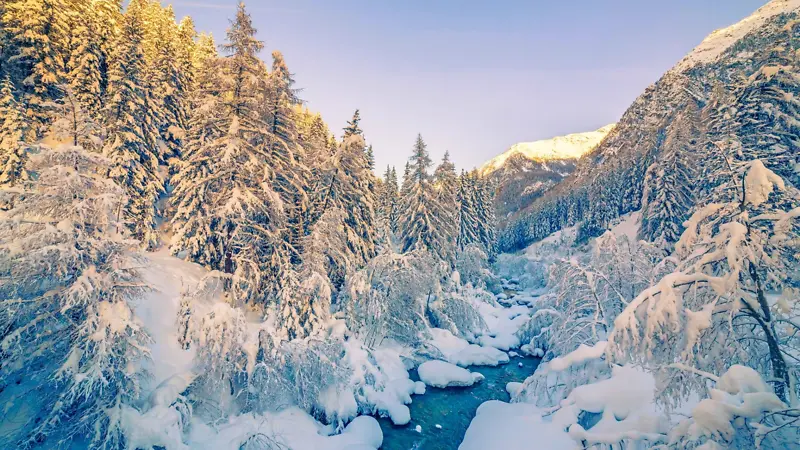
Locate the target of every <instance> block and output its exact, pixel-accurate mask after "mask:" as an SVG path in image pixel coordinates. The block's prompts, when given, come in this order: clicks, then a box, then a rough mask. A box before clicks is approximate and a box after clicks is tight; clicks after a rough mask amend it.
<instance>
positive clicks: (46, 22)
mask: <svg viewBox="0 0 800 450" xmlns="http://www.w3.org/2000/svg"><path fill="white" fill-rule="evenodd" d="M68 11H69V5H68V4H67V2H66V1H65V0H13V1H10V2H8V3H7V4H6V5H4V12H3V27H4V28H6V32H7V33H8V34H9V36H10V37H11V39H10V47H11V49H12V51H13V54H10V56H9V59H8V60H9V61H10V62H12V66H11V67H9V72H10V73H11V77H12V81H14V82H16V83H17V84H18V86H19V88H20V90H21V91H22V100H23V101H24V103H25V104H26V105H27V113H26V115H27V116H28V121H29V124H30V127H29V132H30V133H31V135H32V136H33V135H35V136H38V135H39V133H40V132H41V126H42V125H44V124H46V123H47V121H48V115H49V113H48V111H47V104H48V102H50V101H52V100H55V99H58V98H59V97H60V89H59V87H58V85H59V84H60V83H61V82H62V80H63V79H64V73H65V64H64V61H65V57H66V50H67V47H66V46H67V43H68V42H69V39H68V36H69V31H68V28H69V25H68V23H69V22H68V17H67V14H68Z"/></svg>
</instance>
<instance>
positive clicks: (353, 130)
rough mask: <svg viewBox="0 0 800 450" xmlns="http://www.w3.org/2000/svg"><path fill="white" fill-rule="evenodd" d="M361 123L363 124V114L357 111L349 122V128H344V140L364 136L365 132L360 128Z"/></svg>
mask: <svg viewBox="0 0 800 450" xmlns="http://www.w3.org/2000/svg"><path fill="white" fill-rule="evenodd" d="M359 122H361V113H360V112H359V111H358V110H356V112H354V113H353V118H352V119H350V120H348V121H347V126H346V127H344V136H343V137H342V140H344V139H347V138H349V137H350V136H353V135H359V136H363V135H364V131H363V130H362V129H361V128H360V127H359V126H358V123H359Z"/></svg>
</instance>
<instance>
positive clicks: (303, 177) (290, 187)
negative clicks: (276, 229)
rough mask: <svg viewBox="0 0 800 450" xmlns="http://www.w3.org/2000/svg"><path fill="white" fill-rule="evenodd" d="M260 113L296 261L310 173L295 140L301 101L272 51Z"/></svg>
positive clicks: (305, 220) (306, 210) (286, 70)
mask: <svg viewBox="0 0 800 450" xmlns="http://www.w3.org/2000/svg"><path fill="white" fill-rule="evenodd" d="M266 81H267V85H266V92H265V102H264V106H265V108H264V109H265V111H264V117H265V119H264V120H265V122H266V123H267V126H268V127H269V133H268V134H267V142H266V144H267V147H268V149H269V152H270V167H271V168H272V174H273V180H272V186H273V189H275V191H276V192H277V193H278V195H280V197H281V201H283V204H284V209H285V210H286V211H287V216H288V217H289V222H288V223H287V225H288V227H289V229H288V230H287V233H286V235H285V237H286V240H287V244H288V245H289V248H290V252H291V254H292V260H293V262H295V263H297V262H299V255H300V253H301V252H302V249H300V248H299V247H300V244H301V243H300V238H302V237H303V236H305V234H306V232H307V228H308V225H309V223H308V218H309V212H310V209H311V201H310V198H309V192H308V186H309V178H310V175H311V174H310V173H309V169H308V167H307V166H306V165H305V161H304V159H305V158H304V154H303V147H302V146H301V145H300V143H299V138H298V129H297V122H298V118H297V117H296V114H295V113H296V107H297V106H298V105H299V104H300V103H301V101H300V99H299V98H298V97H297V90H296V89H295V88H294V79H293V76H292V73H291V72H290V71H289V68H288V67H287V65H286V61H285V60H284V58H283V54H282V53H281V52H279V51H274V52H272V71H271V72H270V73H269V76H268V78H267V80H266Z"/></svg>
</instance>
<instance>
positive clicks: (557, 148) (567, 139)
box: [479, 124, 616, 175]
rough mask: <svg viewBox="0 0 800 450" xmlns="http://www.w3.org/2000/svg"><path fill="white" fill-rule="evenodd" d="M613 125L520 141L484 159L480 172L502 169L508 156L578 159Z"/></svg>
mask: <svg viewBox="0 0 800 450" xmlns="http://www.w3.org/2000/svg"><path fill="white" fill-rule="evenodd" d="M615 125H616V124H611V125H606V126H604V127H603V128H600V129H599V130H595V131H587V132H585V133H573V134H568V135H566V136H557V137H554V138H550V139H543V140H540V141H534V142H520V143H518V144H514V145H512V146H511V148H509V149H508V150H506V151H505V152H504V153H502V154H500V155H497V156H495V157H494V158H492V159H490V160H489V161H486V162H485V163H484V164H483V165H482V166H481V167H480V169H479V170H480V172H481V174H483V175H488V174H490V173H492V172H494V171H496V170H498V169H502V168H503V167H504V165H505V164H506V162H507V161H508V160H509V159H510V158H513V157H516V156H521V157H523V158H524V159H528V160H531V161H540V162H544V161H552V160H569V159H578V158H580V157H581V156H583V155H584V154H585V153H588V152H589V151H591V150H592V149H593V148H595V147H596V146H597V144H599V143H600V141H602V140H603V138H604V137H606V135H607V134H608V133H609V132H610V131H611V130H613V129H614V126H615Z"/></svg>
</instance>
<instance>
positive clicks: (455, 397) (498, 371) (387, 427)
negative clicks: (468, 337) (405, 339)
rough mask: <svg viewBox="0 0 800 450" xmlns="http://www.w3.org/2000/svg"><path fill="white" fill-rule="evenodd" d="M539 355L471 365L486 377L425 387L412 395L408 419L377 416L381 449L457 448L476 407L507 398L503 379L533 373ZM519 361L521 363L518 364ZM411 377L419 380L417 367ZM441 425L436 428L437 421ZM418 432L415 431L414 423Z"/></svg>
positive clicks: (426, 449)
mask: <svg viewBox="0 0 800 450" xmlns="http://www.w3.org/2000/svg"><path fill="white" fill-rule="evenodd" d="M539 361H540V360H539V359H538V358H530V357H514V358H511V362H509V363H508V364H503V365H500V366H498V367H486V366H470V367H468V369H469V370H470V371H471V372H480V373H482V374H483V376H485V377H486V379H485V380H483V381H481V382H480V383H477V384H475V385H473V386H470V387H465V388H458V387H451V388H447V389H438V388H434V387H430V386H429V387H428V389H427V392H426V393H425V394H424V395H417V396H414V397H413V400H414V401H413V403H411V404H410V405H408V406H409V408H410V409H411V423H409V424H408V425H404V426H395V425H392V422H391V420H389V419H387V418H381V419H379V421H380V425H381V428H382V429H383V436H384V438H383V446H382V447H381V448H382V449H384V450H410V449H415V450H450V449H453V450H454V449H457V448H458V446H459V444H461V440H462V439H463V438H464V433H465V432H466V431H467V427H469V423H470V421H471V420H472V418H473V417H475V410H477V409H478V406H480V404H481V403H483V402H485V401H487V400H503V401H508V400H509V395H508V393H507V392H506V383H508V382H511V381H517V382H522V381H524V380H525V378H527V377H528V376H530V375H531V374H533V371H534V369H536V366H537V365H538V364H539ZM520 363H522V367H520V366H519V364H520ZM411 378H412V379H413V380H418V379H419V377H418V376H417V372H416V370H413V371H411ZM437 424H438V425H441V428H437V427H436V425H437ZM418 425H419V426H420V427H421V432H417V431H416V427H417V426H418Z"/></svg>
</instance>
